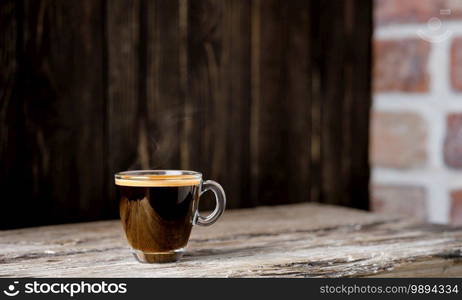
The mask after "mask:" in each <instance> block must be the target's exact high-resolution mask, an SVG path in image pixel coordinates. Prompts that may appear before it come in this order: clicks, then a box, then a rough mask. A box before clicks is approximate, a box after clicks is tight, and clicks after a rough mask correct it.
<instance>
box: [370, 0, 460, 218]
mask: <svg viewBox="0 0 462 300" xmlns="http://www.w3.org/2000/svg"><path fill="white" fill-rule="evenodd" d="M373 43H374V52H373V53H374V54H373V56H374V68H373V73H372V74H373V82H374V83H373V110H372V127H371V129H372V130H371V167H372V184H371V194H372V195H371V196H372V201H371V206H372V209H373V210H376V211H384V212H392V213H393V212H395V213H402V214H405V215H407V216H409V217H416V218H420V219H422V220H428V221H432V222H438V223H452V224H459V225H460V224H462V1H459V0H402V1H399V0H376V1H375V7H374V41H373Z"/></svg>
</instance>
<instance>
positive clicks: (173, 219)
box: [115, 170, 226, 263]
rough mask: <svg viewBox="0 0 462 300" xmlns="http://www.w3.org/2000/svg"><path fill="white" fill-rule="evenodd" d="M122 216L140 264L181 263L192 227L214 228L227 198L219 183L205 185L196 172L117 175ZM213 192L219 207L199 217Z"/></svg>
mask: <svg viewBox="0 0 462 300" xmlns="http://www.w3.org/2000/svg"><path fill="white" fill-rule="evenodd" d="M115 183H116V185H117V186H118V194H119V199H120V200H119V201H120V202H119V209H120V218H121V221H122V225H123V228H124V230H125V235H126V237H127V241H128V243H129V244H130V246H131V247H132V249H133V253H134V255H135V257H136V258H137V259H138V260H139V261H141V262H147V263H160V262H172V261H176V260H178V259H179V258H180V257H181V256H182V254H183V253H184V248H185V247H186V245H187V243H188V240H189V236H190V234H191V229H192V226H193V225H195V224H197V225H203V226H208V225H211V224H213V223H214V222H215V221H216V220H217V219H218V218H219V217H220V215H221V214H222V213H223V211H224V208H225V204H226V196H225V193H224V191H223V188H222V187H221V186H220V185H219V184H218V183H216V182H214V181H211V180H208V181H205V182H203V181H202V174H201V173H198V172H193V171H173V170H141V171H127V172H120V173H117V174H116V175H115ZM207 190H211V191H212V192H213V193H214V194H215V198H216V201H217V208H216V209H215V211H214V212H213V213H212V214H211V215H210V216H208V217H205V218H204V217H202V216H200V214H199V212H198V202H199V198H200V195H201V194H202V193H203V192H205V191H207Z"/></svg>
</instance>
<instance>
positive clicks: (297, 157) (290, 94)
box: [252, 0, 311, 204]
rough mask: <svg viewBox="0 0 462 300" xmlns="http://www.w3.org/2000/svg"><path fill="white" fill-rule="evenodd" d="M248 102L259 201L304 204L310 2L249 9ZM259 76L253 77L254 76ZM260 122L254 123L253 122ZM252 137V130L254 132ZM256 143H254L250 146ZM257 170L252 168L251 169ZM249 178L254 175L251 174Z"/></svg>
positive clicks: (306, 195)
mask: <svg viewBox="0 0 462 300" xmlns="http://www.w3.org/2000/svg"><path fill="white" fill-rule="evenodd" d="M253 7H254V8H255V9H258V11H253V12H252V13H253V17H255V18H257V19H258V22H259V23H258V24H254V26H253V28H254V30H258V33H254V34H253V35H252V37H254V38H255V37H256V38H257V39H258V41H256V42H254V43H253V44H254V45H255V46H257V47H259V49H254V50H253V55H254V56H253V57H252V59H253V60H254V61H255V60H256V62H254V64H253V66H254V70H253V76H254V77H253V78H252V80H254V81H256V82H257V84H256V86H255V87H254V88H255V89H258V92H254V95H256V96H257V97H258V99H252V101H256V103H258V104H254V109H253V110H252V118H255V119H257V120H258V121H254V122H253V126H257V128H258V129H257V131H258V132H257V133H256V134H257V135H258V137H257V138H258V143H257V147H258V150H254V151H252V153H254V154H255V153H257V155H258V157H252V159H254V160H257V164H258V167H257V170H258V172H257V174H258V175H257V177H256V178H254V180H253V184H254V185H256V187H255V188H254V189H255V190H256V191H257V192H256V197H257V198H258V201H259V202H260V203H265V204H281V203H290V202H301V201H308V200H309V198H310V196H309V188H308V186H309V173H308V168H309V161H310V144H309V138H308V137H309V132H310V71H311V67H310V42H309V39H308V38H309V36H310V26H309V13H310V12H309V3H307V2H303V1H298V2H297V1H296V2H293V1H291V2H283V1H277V0H271V1H259V2H258V4H257V5H255V6H253ZM255 77H257V78H255ZM256 123H258V124H256ZM254 135H255V132H254ZM255 146H256V145H255V144H254V145H253V147H255ZM254 168H255V167H254ZM253 175H255V174H254V173H253Z"/></svg>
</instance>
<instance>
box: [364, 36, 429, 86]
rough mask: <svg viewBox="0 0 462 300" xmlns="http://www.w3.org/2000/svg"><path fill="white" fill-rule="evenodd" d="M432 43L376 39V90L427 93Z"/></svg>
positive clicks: (418, 40) (374, 81) (415, 40)
mask: <svg viewBox="0 0 462 300" xmlns="http://www.w3.org/2000/svg"><path fill="white" fill-rule="evenodd" d="M429 52H430V44H429V43H428V42H426V41H424V40H421V39H403V40H386V41H375V42H374V71H373V72H374V80H373V83H374V90H375V91H376V92H393V91H401V92H427V91H428V90H429V75H428V72H427V64H428V57H429Z"/></svg>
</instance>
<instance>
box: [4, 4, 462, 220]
mask: <svg viewBox="0 0 462 300" xmlns="http://www.w3.org/2000/svg"><path fill="white" fill-rule="evenodd" d="M0 70H1V72H0V162H1V168H0V194H1V199H2V200H1V201H2V209H1V210H0V229H6V228H17V227H26V226H36V225H45V224H56V223H68V222H78V221H91V220H100V219H108V218H117V217H118V209H117V208H118V203H117V197H116V191H115V187H114V184H113V174H114V173H115V172H117V171H122V170H128V169H140V168H142V169H149V168H156V169H192V170H196V171H201V172H203V173H204V177H205V178H208V179H214V180H217V181H218V182H220V183H221V184H222V185H223V187H224V188H225V190H226V192H227V195H228V207H229V208H240V207H254V206H259V205H279V204H289V203H297V202H307V201H311V202H320V203H326V204H335V205H344V206H349V207H354V208H360V209H370V210H373V211H377V212H384V213H392V214H400V215H404V216H405V217H409V218H417V219H420V220H424V221H431V222H437V223H452V224H462V102H461V100H462V98H461V95H462V1H460V0H401V1H398V0H375V1H373V0H370V1H360V0H346V1H335V0H326V1H315V0H311V1H301V0H292V1H282V0H252V1H244V0H223V1H219V0H217V1H214V0H197V1H188V0H175V1H166V0H152V1H148V0H134V1H109V0H84V1H59V0H40V1H31V0H2V1H0ZM201 207H202V208H203V209H210V208H211V207H213V203H212V202H211V201H210V199H205V201H203V202H202V203H201Z"/></svg>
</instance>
